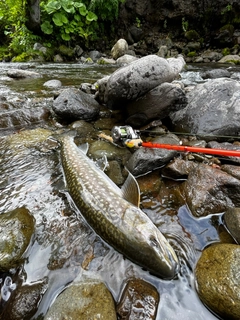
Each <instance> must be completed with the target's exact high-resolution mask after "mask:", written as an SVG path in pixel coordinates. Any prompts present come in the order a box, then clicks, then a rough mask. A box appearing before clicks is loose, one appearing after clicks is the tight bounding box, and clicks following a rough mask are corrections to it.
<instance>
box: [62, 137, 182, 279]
mask: <svg viewBox="0 0 240 320" xmlns="http://www.w3.org/2000/svg"><path fill="white" fill-rule="evenodd" d="M86 153H87V149H86V150H83V148H82V149H79V148H78V147H77V146H76V144H75V143H74V140H73V137H70V136H66V135H64V136H62V138H61V160H62V166H63V170H64V174H65V179H66V183H67V188H68V191H69V193H70V195H71V197H72V199H73V201H74V202H75V204H76V206H77V207H78V209H79V210H80V212H81V214H82V215H83V216H84V217H85V219H86V221H87V222H88V223H89V225H90V226H91V227H92V228H93V229H94V230H95V232H96V233H97V234H98V235H99V236H100V237H101V238H102V239H103V240H105V241H106V242H107V243H108V244H109V245H111V246H112V247H113V248H115V249H116V250H117V251H118V252H120V253H122V254H123V255H124V256H125V257H127V258H128V259H129V260H131V261H133V262H135V263H136V264H138V265H140V266H142V267H144V268H145V269H147V270H148V271H149V272H151V273H153V274H154V275H156V276H159V277H161V278H164V279H171V278H173V277H174V276H175V275H176V273H177V271H178V259H177V256H176V254H175V252H174V250H173V248H172V247H171V246H170V244H169V243H168V241H167V240H166V239H165V237H164V236H163V235H162V233H161V232H160V231H159V230H158V228H157V227H156V226H155V225H154V224H153V222H152V221H151V220H150V219H149V218H148V216H147V215H146V214H145V213H144V212H143V211H142V210H141V209H140V208H139V206H138V204H139V187H138V184H137V182H136V180H135V178H134V177H133V176H132V175H131V174H130V173H129V176H128V178H127V179H126V182H125V184H124V186H123V187H122V188H121V189H120V188H119V187H117V186H116V185H115V184H114V183H113V181H112V180H111V179H110V178H109V177H108V176H107V175H106V174H105V173H104V172H103V171H102V170H100V169H99V168H98V167H97V166H96V165H95V163H94V162H93V161H92V160H91V159H89V158H88V157H87V155H86Z"/></svg>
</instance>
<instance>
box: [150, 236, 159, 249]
mask: <svg viewBox="0 0 240 320" xmlns="http://www.w3.org/2000/svg"><path fill="white" fill-rule="evenodd" d="M149 240H150V242H151V244H152V245H153V246H155V247H158V241H157V239H156V238H155V237H154V236H150V238H149Z"/></svg>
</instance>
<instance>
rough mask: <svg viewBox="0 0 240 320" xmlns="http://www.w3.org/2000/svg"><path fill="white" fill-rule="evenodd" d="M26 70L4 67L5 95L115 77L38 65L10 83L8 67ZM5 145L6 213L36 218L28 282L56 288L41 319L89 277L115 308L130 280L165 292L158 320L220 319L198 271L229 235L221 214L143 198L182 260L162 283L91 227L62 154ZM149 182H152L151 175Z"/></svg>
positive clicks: (1, 153) (1, 161) (1, 160)
mask: <svg viewBox="0 0 240 320" xmlns="http://www.w3.org/2000/svg"><path fill="white" fill-rule="evenodd" d="M25 66H26V65H24V64H20V65H16V64H14V65H13V64H0V78H1V77H2V80H1V79H0V92H2V93H4V92H5V91H4V90H11V92H12V91H14V92H15V93H13V95H14V94H16V95H18V94H21V93H23V94H24V95H27V96H28V97H29V98H31V95H32V94H33V93H37V94H39V92H41V94H43V95H44V94H45V89H43V87H42V84H43V83H44V82H45V81H47V80H49V79H59V80H61V81H62V82H63V85H64V86H68V85H71V86H72V85H74V86H77V85H80V84H81V83H82V82H91V83H93V82H95V81H96V80H97V79H99V78H101V77H102V76H103V75H106V74H110V73H111V72H112V71H113V68H110V67H107V68H106V67H105V68H103V67H97V66H87V67H86V66H82V65H79V64H42V65H38V64H33V65H31V68H32V69H33V70H34V71H37V72H41V73H42V74H43V78H41V79H39V80H36V81H32V80H31V81H27V80H20V81H10V82H8V81H7V80H6V78H5V75H6V70H7V69H8V68H13V67H14V68H17V67H21V68H22V67H25ZM17 134H21V133H17ZM0 139H1V141H0V214H3V213H4V212H7V211H9V210H13V209H16V208H18V207H22V206H25V207H27V208H28V209H29V211H30V212H31V213H32V214H33V216H34V217H35V219H36V229H35V234H34V238H33V240H32V244H31V246H30V247H29V248H28V250H27V252H26V260H25V263H24V266H23V269H24V275H25V276H24V283H32V282H35V281H39V280H41V279H43V278H44V277H48V278H49V283H50V286H49V289H48V291H47V292H46V294H45V295H44V297H43V299H42V302H41V303H40V305H39V310H38V312H37V314H36V315H35V317H36V316H37V315H39V314H41V313H42V314H44V313H45V312H46V311H47V309H48V307H49V305H50V304H51V303H52V301H53V300H54V299H55V297H56V296H57V295H58V294H59V292H61V291H62V290H63V289H64V287H65V286H66V285H68V284H69V283H70V282H71V281H73V280H74V279H75V278H76V277H77V276H81V275H83V274H88V275H90V276H93V277H97V278H100V279H102V280H103V281H104V282H105V283H106V284H107V286H108V288H109V290H110V291H111V293H112V295H113V297H114V299H115V301H118V299H119V295H120V293H121V288H122V284H123V283H124V282H125V281H126V280H127V279H128V278H129V277H131V276H135V277H140V278H142V279H144V280H146V281H148V282H150V283H152V284H153V285H154V286H155V287H156V288H157V290H158V292H159V293H160V304H159V307H158V313H157V318H156V319H157V320H175V319H178V320H180V319H183V320H192V319H195V320H206V319H208V320H213V319H218V318H216V317H215V316H214V315H213V314H212V313H211V312H210V311H209V310H208V309H207V308H206V307H205V306H204V305H203V304H202V303H201V301H200V300H199V298H198V295H197V293H196V290H195V280H194V268H195V265H196V262H197V260H198V258H199V257H200V254H201V251H202V250H203V249H204V248H205V247H206V246H208V245H209V244H211V243H213V242H220V241H221V238H222V237H221V235H222V233H226V231H225V230H224V227H223V225H222V220H221V215H217V216H216V215H215V216H208V217H206V218H202V219H196V218H194V217H193V216H192V215H191V212H189V210H188V208H187V207H186V206H184V205H182V204H178V203H176V202H175V201H171V199H170V198H169V195H155V196H147V195H144V194H143V195H142V203H141V206H142V208H143V210H144V211H145V212H146V214H148V215H149V217H150V218H151V219H152V220H153V222H154V223H155V224H156V225H157V226H158V228H159V229H160V230H161V232H163V233H164V234H165V235H166V237H167V239H168V240H169V242H170V243H171V244H172V246H173V247H174V249H175V251H176V253H177V255H178V258H179V260H180V265H181V268H180V272H179V274H178V276H177V278H176V279H174V280H171V281H166V280H161V279H159V278H157V277H155V276H152V275H150V274H149V273H148V272H147V271H144V270H142V268H140V267H139V266H137V265H135V264H134V263H132V262H130V261H129V260H127V259H124V258H123V256H122V255H121V254H119V253H118V252H116V251H115V250H114V249H112V248H111V247H109V246H108V245H107V244H105V243H104V242H103V241H102V240H101V239H100V238H99V237H98V236H97V235H96V234H95V232H94V231H93V230H92V229H91V228H90V227H89V226H88V225H87V223H86V222H85V220H84V218H83V217H82V216H81V213H80V212H79V211H78V210H77V209H76V207H75V205H74V203H73V202H72V200H71V198H70V196H69V195H68V193H67V192H66V190H65V183H64V178H63V174H62V168H61V164H60V160H59V154H58V152H57V151H51V150H50V151H48V152H44V151H42V149H41V148H39V145H38V147H36V146H34V144H28V145H26V146H24V145H23V144H19V145H16V142H11V143H10V144H9V140H8V137H7V136H3V137H1V138H0ZM40 144H41V143H40ZM159 178H160V177H159ZM143 179H144V180H145V181H147V180H148V175H146V176H144V178H143ZM15 281H16V283H15V284H16V285H18V280H15ZM0 307H1V305H0Z"/></svg>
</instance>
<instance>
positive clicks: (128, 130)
mask: <svg viewBox="0 0 240 320" xmlns="http://www.w3.org/2000/svg"><path fill="white" fill-rule="evenodd" d="M112 138H113V141H114V142H117V141H122V142H124V144H125V145H126V146H127V147H130V148H131V147H136V146H142V147H144V148H152V149H154V148H155V149H168V150H176V151H180V152H195V153H205V154H212V155H219V156H225V157H240V150H226V149H215V148H203V147H195V146H194V147H192V146H183V145H174V144H165V143H155V142H143V141H142V140H141V139H140V132H139V131H137V130H133V128H132V127H130V126H115V127H113V129H112Z"/></svg>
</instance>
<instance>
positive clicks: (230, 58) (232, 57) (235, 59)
mask: <svg viewBox="0 0 240 320" xmlns="http://www.w3.org/2000/svg"><path fill="white" fill-rule="evenodd" d="M218 62H219V63H234V64H237V63H239V62H240V56H239V55H237V54H229V55H227V56H225V57H223V58H222V59H220V60H219V61H218Z"/></svg>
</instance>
